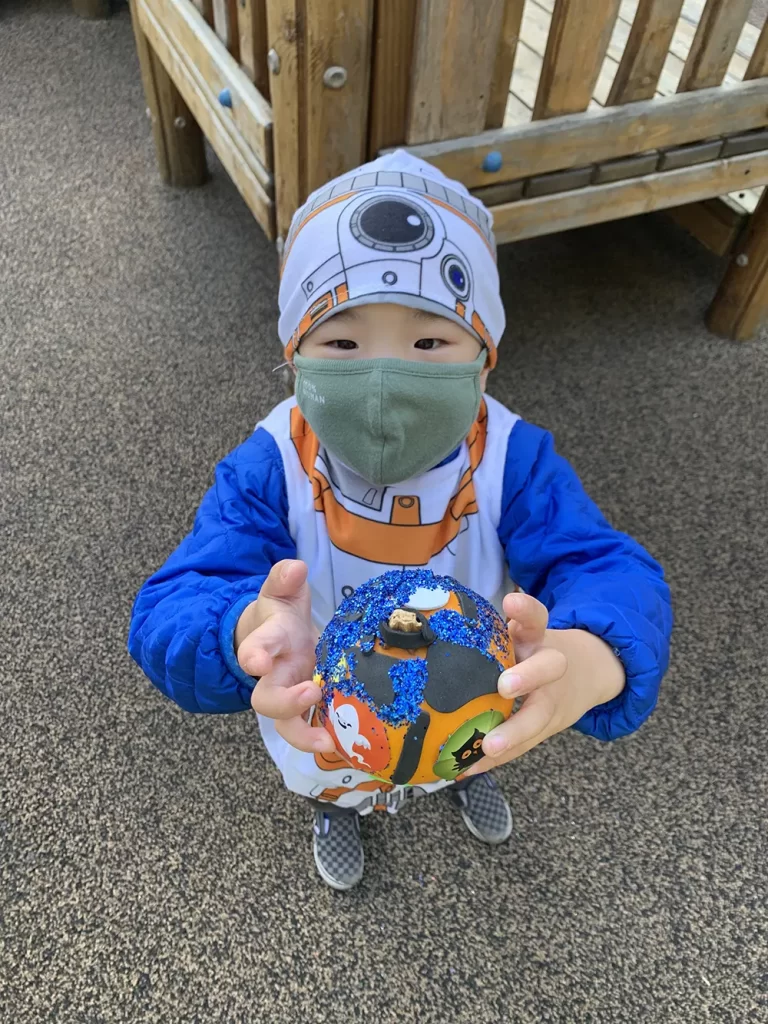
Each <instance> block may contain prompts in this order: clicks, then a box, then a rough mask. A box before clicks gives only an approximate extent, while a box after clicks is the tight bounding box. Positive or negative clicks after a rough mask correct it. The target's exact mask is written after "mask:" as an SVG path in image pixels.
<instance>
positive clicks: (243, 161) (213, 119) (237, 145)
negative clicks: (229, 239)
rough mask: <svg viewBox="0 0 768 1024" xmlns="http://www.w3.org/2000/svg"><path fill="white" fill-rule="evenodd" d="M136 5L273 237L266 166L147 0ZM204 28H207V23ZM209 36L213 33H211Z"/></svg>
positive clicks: (225, 162)
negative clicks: (177, 47) (227, 116)
mask: <svg viewBox="0 0 768 1024" xmlns="http://www.w3.org/2000/svg"><path fill="white" fill-rule="evenodd" d="M185 2H186V0H185ZM136 6H137V14H138V19H139V24H140V25H141V28H142V30H143V32H144V33H145V35H146V36H147V39H148V40H149V42H150V44H151V46H152V49H153V50H154V53H155V54H156V55H157V57H158V58H159V60H160V61H161V62H162V64H163V66H164V68H165V70H166V72H167V73H168V76H169V78H170V79H171V80H172V81H173V83H174V85H175V87H176V88H177V89H178V91H179V93H180V94H181V95H182V96H183V98H184V100H185V102H186V103H187V105H188V106H189V109H190V111H191V112H192V114H193V116H194V118H195V119H196V120H197V122H198V124H199V125H200V127H201V128H202V130H203V132H205V136H206V138H207V139H208V141H209V142H210V144H211V146H212V147H213V149H214V150H215V151H216V154H217V155H218V157H219V159H220V160H221V162H222V164H223V165H224V168H225V170H226V171H227V173H228V174H229V176H230V178H232V180H233V181H234V183H235V185H236V186H237V189H238V191H239V192H240V194H241V195H242V197H243V199H244V200H245V202H246V204H247V205H248V208H249V209H250V211H251V213H252V214H253V215H254V217H255V218H256V220H257V221H258V222H259V224H260V225H261V227H262V229H263V231H264V233H265V234H266V235H267V237H268V238H269V239H273V238H274V237H275V231H274V204H273V202H272V200H271V199H270V197H269V195H268V194H267V192H266V190H265V188H264V184H263V182H264V181H265V180H267V181H268V180H269V175H268V173H267V171H266V169H265V168H264V167H263V166H259V165H258V162H257V160H256V158H255V157H254V155H253V152H252V150H251V149H250V146H249V145H248V143H247V141H246V140H245V139H243V138H242V136H241V135H240V134H239V133H238V132H237V130H236V128H235V126H234V125H233V123H232V121H231V120H229V119H225V117H224V114H223V113H222V112H223V110H224V108H223V107H222V106H221V104H220V103H219V102H218V100H217V99H216V97H215V96H213V95H212V94H211V92H210V89H209V88H208V86H207V84H206V82H205V80H204V79H203V78H202V76H201V74H200V72H199V70H198V69H197V68H196V67H195V66H194V65H193V64H191V63H189V62H188V59H187V58H188V55H182V54H181V53H179V51H178V50H177V49H176V47H175V45H174V43H173V41H172V39H171V37H170V36H169V35H168V34H166V30H165V26H164V25H161V24H160V22H159V21H158V20H157V18H156V17H155V15H154V13H153V12H152V10H151V9H150V6H149V2H148V0H137V3H136ZM187 6H189V8H190V11H192V12H193V13H194V14H195V16H196V17H199V15H198V14H197V12H196V11H194V8H192V6H191V5H187ZM206 31H208V29H207V26H206ZM211 36H212V37H213V33H211ZM213 38H215V37H213ZM218 45H221V44H220V43H219V44H218ZM251 88H252V87H251Z"/></svg>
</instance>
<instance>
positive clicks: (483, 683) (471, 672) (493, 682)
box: [424, 640, 500, 714]
mask: <svg viewBox="0 0 768 1024" xmlns="http://www.w3.org/2000/svg"><path fill="white" fill-rule="evenodd" d="M427 668H428V679H427V688H426V690H425V693H424V700H425V702H426V703H427V704H429V706H430V707H431V708H434V709H435V711H440V712H442V713H443V714H449V713H450V712H452V711H458V710H459V708H460V707H463V706H464V705H465V704H467V703H468V702H469V701H471V700H473V699H474V698H475V697H482V696H484V695H485V694H488V693H496V688H497V686H498V682H499V674H500V673H499V667H498V665H497V663H496V662H495V661H489V659H488V658H486V656H485V655H484V654H482V653H481V652H480V651H478V650H477V648H475V647H461V646H460V645H459V644H449V643H446V641H445V640H436V641H435V642H434V643H433V644H432V645H431V647H430V648H429V650H428V651H427Z"/></svg>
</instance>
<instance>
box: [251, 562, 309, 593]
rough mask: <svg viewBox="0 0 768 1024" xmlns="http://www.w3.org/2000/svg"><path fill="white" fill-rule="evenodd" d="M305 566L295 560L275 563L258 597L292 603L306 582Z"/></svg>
mask: <svg viewBox="0 0 768 1024" xmlns="http://www.w3.org/2000/svg"><path fill="white" fill-rule="evenodd" d="M307 571H308V570H307V566H306V564H305V563H304V562H302V561H300V560H299V559H297V558H284V559H283V560H282V562H277V563H275V565H273V566H272V568H271V569H270V571H269V576H267V578H266V579H265V580H264V583H263V585H262V588H261V591H260V592H259V597H263V598H266V599H268V600H271V601H284V602H286V603H287V604H291V603H293V602H294V601H295V600H296V599H297V598H298V597H299V596H300V591H301V588H302V587H303V586H304V584H305V583H306V580H307Z"/></svg>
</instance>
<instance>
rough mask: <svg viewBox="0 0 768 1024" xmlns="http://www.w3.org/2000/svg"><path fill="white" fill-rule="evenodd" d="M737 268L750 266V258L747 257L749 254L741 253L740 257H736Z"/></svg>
mask: <svg viewBox="0 0 768 1024" xmlns="http://www.w3.org/2000/svg"><path fill="white" fill-rule="evenodd" d="M736 266H737V267H748V266H749V256H747V254H746V253H745V252H740V253H739V255H738V256H737V257H736Z"/></svg>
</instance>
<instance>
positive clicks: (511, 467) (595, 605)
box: [499, 421, 672, 740]
mask: <svg viewBox="0 0 768 1024" xmlns="http://www.w3.org/2000/svg"><path fill="white" fill-rule="evenodd" d="M499 538H500V540H501V543H502V544H503V546H504V549H505V552H506V556H507V562H508V564H509V571H510V575H511V576H512V578H513V579H514V580H515V582H516V583H518V584H519V585H520V586H521V587H522V588H523V589H524V590H525V591H527V592H528V593H530V594H532V595H533V596H534V597H536V598H538V599H539V600H540V601H541V602H542V603H543V604H544V605H546V607H547V609H548V610H549V625H550V628H553V629H585V630H588V631H589V632H590V633H594V634H595V635H596V636H599V637H602V639H603V640H605V641H606V642H607V643H609V644H610V645H611V647H612V648H613V649H614V652H615V653H616V654H617V656H618V657H619V658H621V660H622V662H623V665H624V669H625V672H626V679H627V681H626V685H625V687H624V690H623V691H622V693H621V694H619V696H618V697H616V698H614V699H613V700H611V701H609V702H608V703H607V704H602V705H600V706H598V707H596V708H593V709H592V710H591V711H589V712H587V714H586V715H584V717H583V718H581V719H580V720H579V721H578V722H577V723H576V725H575V728H576V729H578V730H579V731H581V732H584V733H587V734H588V735H590V736H596V737H597V738H598V739H601V740H613V739H617V738H618V737H619V736H624V735H626V734H627V733H630V732H634V730H635V729H637V728H639V726H640V725H641V724H642V723H643V722H644V721H645V720H646V719H647V718H648V716H649V715H650V714H651V712H652V711H653V709H654V707H655V706H656V701H657V698H658V693H659V686H660V684H661V680H662V677H663V675H664V673H665V671H666V669H667V664H668V660H669V637H670V633H671V630H672V609H671V605H670V594H669V588H668V586H667V584H666V583H665V581H664V574H663V571H662V569H661V567H660V566H659V565H658V564H657V562H655V561H654V559H653V558H651V556H650V555H649V554H648V553H647V552H646V551H645V550H644V549H643V548H642V547H641V546H640V545H639V544H638V543H637V542H636V541H634V540H633V539H632V538H631V537H628V536H627V535H626V534H623V533H619V532H618V531H617V530H614V529H613V528H612V527H611V526H610V525H609V524H608V522H606V520H605V518H604V517H603V515H602V514H601V513H600V510H599V509H598V508H597V506H596V505H595V504H594V503H593V502H592V501H591V500H590V498H589V497H588V496H587V494H586V492H585V491H584V488H583V486H582V484H581V482H580V480H579V478H578V477H577V475H576V473H575V472H574V470H573V469H572V467H571V466H570V465H569V463H568V462H567V461H566V460H565V459H563V458H561V457H560V456H559V455H558V454H557V453H556V452H555V448H554V442H553V440H552V436H551V435H550V434H548V433H547V432H545V431H543V430H541V429H539V428H538V427H534V426H532V425H531V424H528V423H524V422H521V421H518V423H516V424H515V426H514V427H513V429H512V432H511V434H510V438H509V444H508V448H507V458H506V464H505V470H504V485H503V492H502V509H501V521H500V525H499Z"/></svg>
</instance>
